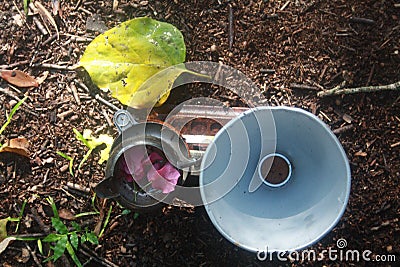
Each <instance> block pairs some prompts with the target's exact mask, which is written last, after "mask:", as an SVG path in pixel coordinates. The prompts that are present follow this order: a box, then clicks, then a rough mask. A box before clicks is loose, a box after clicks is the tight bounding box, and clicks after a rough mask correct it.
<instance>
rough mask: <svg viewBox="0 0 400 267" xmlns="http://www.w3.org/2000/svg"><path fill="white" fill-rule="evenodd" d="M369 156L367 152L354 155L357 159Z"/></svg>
mask: <svg viewBox="0 0 400 267" xmlns="http://www.w3.org/2000/svg"><path fill="white" fill-rule="evenodd" d="M367 155H368V154H367V153H366V152H363V151H361V150H360V151H358V152H356V153H355V154H354V156H355V157H366V156H367Z"/></svg>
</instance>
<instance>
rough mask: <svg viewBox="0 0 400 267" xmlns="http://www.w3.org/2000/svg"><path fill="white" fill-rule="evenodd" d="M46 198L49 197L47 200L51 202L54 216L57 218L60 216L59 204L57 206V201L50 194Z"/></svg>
mask: <svg viewBox="0 0 400 267" xmlns="http://www.w3.org/2000/svg"><path fill="white" fill-rule="evenodd" d="M46 199H47V202H49V204H50V205H51V209H52V210H53V216H54V217H55V218H59V216H58V211H57V206H56V203H55V202H54V199H53V198H52V197H51V196H49V197H48V198H46Z"/></svg>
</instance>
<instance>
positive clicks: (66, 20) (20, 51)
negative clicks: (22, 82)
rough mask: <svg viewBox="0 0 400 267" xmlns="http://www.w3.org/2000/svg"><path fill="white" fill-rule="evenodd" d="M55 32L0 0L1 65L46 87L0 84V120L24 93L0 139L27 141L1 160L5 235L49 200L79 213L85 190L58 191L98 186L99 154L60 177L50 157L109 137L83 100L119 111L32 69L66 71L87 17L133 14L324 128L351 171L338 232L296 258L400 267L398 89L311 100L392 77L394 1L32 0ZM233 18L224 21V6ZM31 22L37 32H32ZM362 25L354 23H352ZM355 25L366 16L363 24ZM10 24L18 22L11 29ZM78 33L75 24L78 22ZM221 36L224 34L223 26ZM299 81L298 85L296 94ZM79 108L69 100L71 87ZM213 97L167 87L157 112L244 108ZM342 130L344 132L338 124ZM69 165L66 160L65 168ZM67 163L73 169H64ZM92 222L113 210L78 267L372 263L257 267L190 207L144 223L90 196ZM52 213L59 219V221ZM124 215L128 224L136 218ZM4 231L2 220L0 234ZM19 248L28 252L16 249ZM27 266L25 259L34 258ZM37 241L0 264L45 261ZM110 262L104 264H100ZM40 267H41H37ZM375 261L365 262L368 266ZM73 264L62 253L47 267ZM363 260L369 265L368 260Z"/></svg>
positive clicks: (399, 15) (37, 229) (85, 36)
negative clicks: (309, 255) (215, 104)
mask: <svg viewBox="0 0 400 267" xmlns="http://www.w3.org/2000/svg"><path fill="white" fill-rule="evenodd" d="M54 2H60V3H61V6H60V9H59V11H58V13H57V14H55V15H54V14H52V16H53V17H54V18H55V22H56V24H57V27H58V29H59V33H60V35H59V38H58V39H57V37H56V35H55V34H56V31H55V29H54V27H53V26H52V25H51V24H50V23H49V22H48V21H46V20H43V19H42V18H41V17H40V16H39V15H35V16H28V19H27V20H26V21H21V20H20V19H19V18H18V16H17V15H18V14H19V13H23V12H24V11H23V1H22V0H15V1H5V0H0V32H1V34H0V68H1V69H18V70H22V71H25V72H27V73H29V74H30V75H32V76H34V77H36V78H45V79H44V81H43V83H41V84H40V86H39V87H37V88H29V89H26V88H25V89H24V88H16V87H13V86H10V85H9V84H8V83H7V82H5V81H4V80H0V88H1V91H0V107H1V116H0V125H3V123H4V122H5V121H6V114H8V112H9V111H10V109H11V108H12V106H13V105H14V104H15V103H16V99H17V98H18V99H21V98H23V94H28V95H29V97H28V99H27V100H26V102H25V103H26V104H25V105H23V106H22V107H21V108H20V109H19V110H18V111H17V114H16V115H14V117H13V119H12V122H11V124H10V125H9V126H8V127H7V128H6V130H5V131H4V132H3V134H2V136H1V137H0V143H4V142H5V141H6V140H8V139H11V138H14V137H17V136H24V137H25V138H27V139H28V140H29V143H30V148H29V150H30V152H31V154H30V158H29V161H28V162H23V161H21V160H17V159H13V158H12V159H3V160H2V163H0V218H6V217H8V216H11V217H18V214H19V210H20V208H21V206H22V203H23V202H24V200H28V204H27V206H26V208H25V211H24V215H23V218H22V222H21V225H20V229H19V231H18V234H25V235H27V234H47V233H48V232H49V228H50V227H51V221H50V219H51V216H52V212H51V208H50V206H49V205H48V203H47V201H46V200H45V198H46V197H48V196H52V197H53V198H54V200H55V201H56V204H57V207H58V208H59V210H63V211H64V212H65V213H66V214H69V213H72V214H78V213H82V212H92V211H93V208H92V205H91V201H90V199H91V196H92V192H89V193H85V192H81V191H79V190H73V189H71V188H70V187H68V186H67V183H68V182H70V183H74V184H78V185H81V186H82V187H86V188H92V187H93V186H94V185H95V184H96V183H97V182H99V181H101V180H102V179H103V177H104V166H105V165H104V164H103V165H99V164H98V163H97V161H98V157H99V153H97V152H94V153H93V156H91V157H90V158H89V160H88V161H87V162H86V163H85V164H84V165H83V167H82V169H81V171H80V172H79V173H78V175H77V176H76V177H72V176H71V175H70V174H69V172H68V170H67V168H66V165H67V164H68V162H67V161H66V160H65V159H63V158H61V157H60V156H58V155H57V154H56V151H62V152H64V153H66V154H68V155H71V156H73V157H75V158H76V161H75V162H79V159H80V158H81V157H82V156H83V154H84V153H86V151H87V149H86V148H85V147H84V145H83V144H82V143H80V142H78V141H77V140H76V139H75V137H74V133H73V131H72V129H73V128H77V129H78V130H79V131H81V132H82V131H83V129H86V128H89V129H92V130H93V131H94V132H95V133H97V134H99V133H108V134H110V135H113V136H114V137H115V136H116V135H117V131H116V129H115V127H114V126H113V125H112V124H111V123H110V122H111V119H112V115H113V113H114V110H112V109H110V108H109V107H108V106H107V105H104V104H103V103H102V102H101V101H98V100H96V98H95V95H96V94H99V95H100V96H101V97H102V98H104V99H106V100H108V101H109V102H111V103H114V105H116V106H117V107H118V108H122V106H121V105H120V104H119V103H118V102H117V101H116V100H113V99H112V98H111V97H110V96H109V95H108V94H105V93H102V92H99V91H90V92H86V91H85V90H84V89H83V88H82V87H81V86H80V85H79V82H82V81H83V80H82V78H81V76H79V75H78V74H77V73H76V72H75V71H67V70H62V69H55V68H54V67H51V66H50V67H49V66H48V67H46V65H43V64H54V65H57V66H72V65H74V64H76V63H77V62H78V61H79V58H80V56H81V55H82V54H83V52H84V49H85V47H86V46H87V45H88V43H89V41H90V39H92V38H93V37H95V36H96V35H97V34H98V32H96V31H93V30H90V28H91V26H90V25H87V21H90V20H92V18H93V17H94V15H96V14H97V15H98V16H97V18H99V19H100V20H101V21H103V22H104V24H103V25H101V24H100V26H98V27H99V28H98V29H97V30H100V29H101V28H104V27H105V28H111V27H113V26H115V25H117V24H118V23H120V22H122V21H125V20H128V19H130V18H134V17H141V16H149V17H152V18H154V19H158V20H161V21H166V22H169V23H171V24H173V25H175V26H176V27H177V28H178V29H180V30H181V31H182V33H183V35H184V38H185V42H186V46H187V61H195V60H210V61H216V62H218V61H221V62H223V63H224V64H227V65H229V66H232V67H235V68H237V69H239V70H241V71H242V72H244V73H245V74H246V75H247V76H248V77H249V78H251V79H252V80H253V81H254V82H256V83H257V85H258V86H259V87H260V90H261V92H262V93H263V94H264V95H265V96H266V97H267V99H268V103H266V104H270V105H285V106H294V107H300V108H303V109H305V110H308V111H310V112H312V113H314V114H316V115H318V116H319V117H320V118H321V119H322V120H323V121H324V122H325V123H327V124H328V125H329V126H330V127H331V129H332V130H336V133H337V136H338V138H339V140H340V142H341V143H342V145H343V147H344V149H345V151H346V153H347V156H348V158H349V161H350V164H351V170H352V187H351V195H350V200H349V204H348V207H347V209H346V212H345V214H344V216H343V217H342V219H341V220H340V222H339V223H338V225H337V226H336V227H335V228H334V229H333V230H332V231H331V232H330V233H329V234H328V235H327V236H325V237H324V238H323V239H322V240H321V241H320V242H318V243H317V244H315V245H313V246H312V247H310V248H309V249H315V250H316V251H322V250H323V249H328V248H335V247H336V242H337V240H338V239H340V238H344V239H346V241H347V248H349V249H357V250H359V251H364V250H370V251H372V254H371V258H374V259H375V258H376V256H377V255H389V254H391V255H395V256H396V259H397V264H396V263H393V262H384V263H379V264H382V265H383V266H395V265H398V262H399V261H400V239H399V236H400V223H399V215H400V201H399V194H400V189H399V177H400V156H399V155H400V153H399V152H400V144H399V142H400V135H399V130H400V94H399V91H385V92H377V93H360V94H354V95H345V96H335V97H326V98H318V97H317V96H316V93H317V92H318V91H320V90H324V89H330V88H333V87H335V86H337V85H339V84H341V83H343V82H344V83H345V85H346V86H348V87H357V86H368V85H384V84H389V83H394V82H396V81H398V80H399V79H400V75H399V74H400V71H399V69H400V55H399V50H400V7H399V4H400V2H399V1H398V0H380V1H375V0H333V1H327V0H313V1H303V0H291V1H287V2H286V1H273V0H270V1H268V0H245V1H222V0H221V1H220V0H215V1H212V0H202V1H197V0H191V1H179V0H174V1H125V0H120V1H114V2H118V6H117V8H115V9H113V1H88V0H80V1H76V0H75V1H42V4H43V5H44V7H45V8H46V9H47V10H49V11H50V12H52V9H53V6H52V3H54ZM230 9H231V11H232V14H231V15H232V16H230V15H229V13H230V11H229V10H230ZM33 17H35V19H37V20H38V21H39V22H41V23H42V25H44V26H45V27H47V28H48V31H50V33H47V34H44V33H43V32H42V31H41V30H40V29H39V28H38V26H37V24H36V23H35V21H34V20H33ZM359 18H362V19H364V20H360V19H359ZM365 19H367V20H365ZM18 23H20V25H19V24H18ZM87 26H88V27H87ZM230 29H231V30H230ZM298 85H307V86H308V88H306V89H305V88H299V86H298ZM74 87H76V92H77V95H78V99H79V100H78V101H79V103H78V101H77V100H76V98H75V97H74V94H73V91H74V90H75V89H74ZM214 89H215V88H208V87H202V86H190V87H187V88H179V89H176V90H175V91H174V92H173V93H172V95H171V98H170V99H169V100H168V102H167V104H166V105H167V106H168V105H170V106H173V105H176V104H178V103H179V102H180V101H182V100H184V99H188V98H190V97H194V96H205V97H209V96H212V97H215V98H217V99H219V100H222V101H224V102H226V103H228V104H230V105H232V106H236V105H243V103H241V102H240V100H239V99H238V98H237V96H235V95H232V94H230V93H229V92H225V91H224V90H223V89H221V88H220V89H219V90H218V91H215V90H214ZM347 126H348V127H347ZM75 165H77V163H75ZM75 167H77V166H75ZM95 202H96V205H97V207H98V208H99V209H100V210H101V215H100V216H99V215H96V216H85V217H81V218H79V219H77V220H76V221H77V222H78V223H79V224H81V225H86V226H88V227H89V228H90V229H93V228H94V227H95V225H98V222H99V220H101V219H104V217H105V215H106V213H107V211H108V209H109V207H110V206H111V205H112V206H113V209H112V214H111V217H110V222H109V224H108V226H107V227H106V229H105V232H104V235H103V237H102V238H101V239H100V244H99V245H98V246H95V245H87V246H86V247H82V248H81V249H80V250H79V251H78V253H77V256H78V258H79V259H80V261H81V262H82V263H85V262H86V263H87V265H86V266H164V265H165V266H169V265H176V266H263V265H266V264H267V265H268V264H270V265H283V266H284V265H288V266H321V265H326V266H343V265H347V266H359V265H361V266H363V265H368V264H371V263H368V262H363V261H362V262H355V261H347V262H345V261H339V260H329V259H327V258H325V259H324V260H322V261H319V262H312V261H305V262H297V261H295V262H278V261H274V262H261V261H259V260H257V257H256V255H254V254H252V253H249V252H246V251H244V250H242V249H239V248H238V247H236V246H234V245H233V244H231V243H229V242H228V241H227V240H225V239H224V238H223V237H222V235H220V234H219V233H218V231H217V230H216V229H215V228H214V227H213V225H212V223H211V222H210V220H209V219H208V216H207V214H206V212H205V210H204V208H202V207H198V208H178V207H171V206H167V207H165V208H164V209H163V210H162V211H160V212H159V213H156V214H152V215H146V214H139V216H138V217H137V215H135V214H134V213H130V214H128V215H123V214H122V211H123V209H122V208H121V207H118V206H117V205H116V203H115V202H113V201H107V202H105V203H104V202H103V201H101V200H99V199H97V200H96V201H95ZM64 216H65V215H64ZM136 217H137V218H136ZM15 226H16V223H9V225H8V228H7V229H8V233H9V234H11V233H12V232H13V231H14V229H15ZM27 246H29V248H30V249H31V250H32V253H28V254H27V255H25V254H26V249H27ZM33 255H34V256H35V257H36V261H35V257H34V256H33ZM44 258H45V257H44V256H42V255H41V254H40V253H39V251H38V247H37V243H36V242H34V241H33V242H22V241H14V242H13V243H11V244H10V245H9V247H8V248H7V250H6V251H5V252H3V253H2V254H1V255H0V263H1V264H2V266H38V265H39V264H38V263H40V262H42V261H43V260H44ZM111 263H113V264H114V265H112V264H111ZM41 264H42V265H43V266H52V264H51V263H41ZM379 264H378V265H379ZM56 265H59V266H68V265H70V266H73V261H72V260H71V258H69V256H67V257H62V258H61V259H60V260H58V261H57V262H56ZM374 265H376V262H375V263H374Z"/></svg>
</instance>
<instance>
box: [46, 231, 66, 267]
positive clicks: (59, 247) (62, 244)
mask: <svg viewBox="0 0 400 267" xmlns="http://www.w3.org/2000/svg"><path fill="white" fill-rule="evenodd" d="M67 242H68V236H66V235H64V236H62V237H61V238H60V240H58V241H57V243H56V245H55V247H54V248H53V250H54V254H53V256H52V257H50V258H52V260H53V261H56V260H58V258H60V257H61V256H62V255H63V254H64V252H65V248H66V246H67Z"/></svg>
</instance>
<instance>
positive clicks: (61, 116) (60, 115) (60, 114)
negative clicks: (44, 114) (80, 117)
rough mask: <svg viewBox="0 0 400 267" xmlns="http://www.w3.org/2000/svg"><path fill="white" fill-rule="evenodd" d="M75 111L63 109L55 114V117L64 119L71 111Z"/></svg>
mask: <svg viewBox="0 0 400 267" xmlns="http://www.w3.org/2000/svg"><path fill="white" fill-rule="evenodd" d="M74 112H75V111H74V110H72V109H69V110H67V111H64V112H62V113H59V114H57V117H58V118H59V119H61V120H63V119H65V117H67V116H69V115H71V114H72V113H74Z"/></svg>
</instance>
